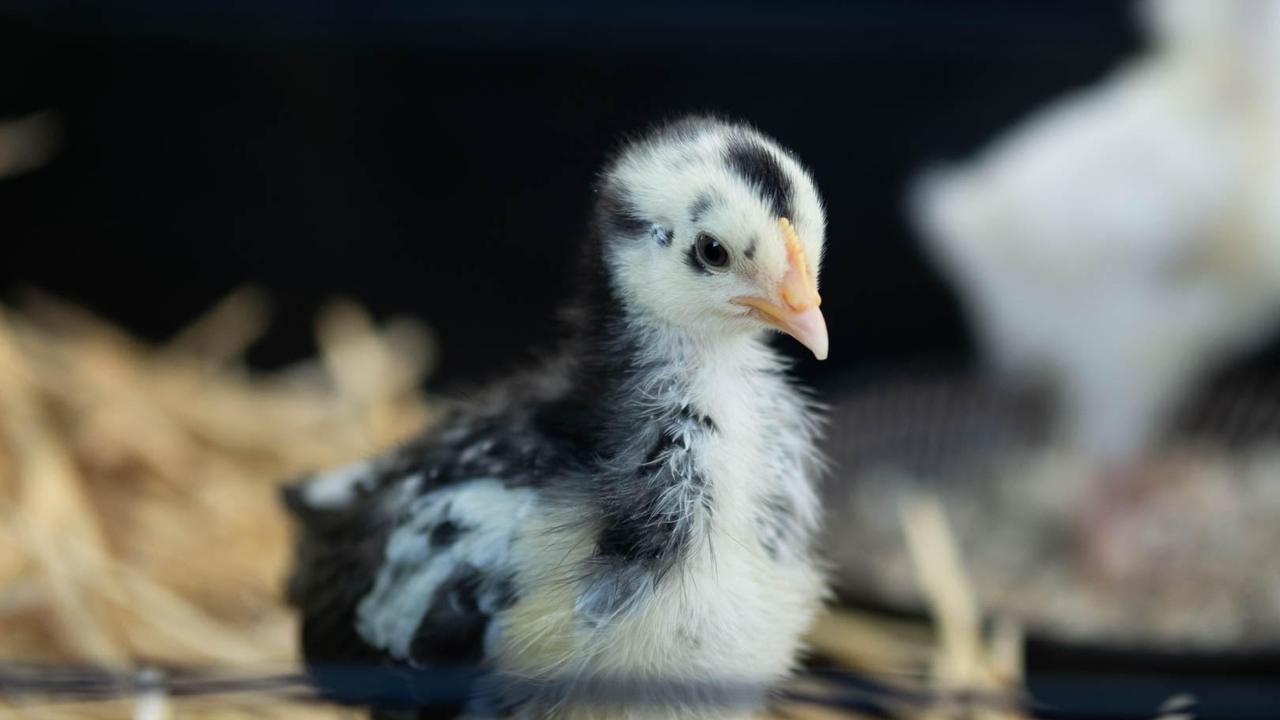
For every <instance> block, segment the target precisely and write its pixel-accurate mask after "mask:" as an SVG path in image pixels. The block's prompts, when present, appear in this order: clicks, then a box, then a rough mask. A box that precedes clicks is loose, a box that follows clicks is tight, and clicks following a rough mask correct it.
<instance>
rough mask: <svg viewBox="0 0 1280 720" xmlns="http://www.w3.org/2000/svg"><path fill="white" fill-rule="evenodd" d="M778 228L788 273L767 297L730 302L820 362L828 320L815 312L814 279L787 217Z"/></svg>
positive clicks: (818, 299) (817, 302) (824, 353)
mask: <svg viewBox="0 0 1280 720" xmlns="http://www.w3.org/2000/svg"><path fill="white" fill-rule="evenodd" d="M778 229H779V230H781V231H782V237H783V239H784V240H786V243H787V272H786V274H785V275H783V276H782V282H781V283H779V284H778V287H777V288H776V289H775V291H774V292H772V293H770V298H759V297H740V298H734V300H733V302H735V303H737V304H738V305H745V306H747V307H749V308H751V310H752V312H753V314H755V315H756V316H757V317H759V318H760V319H761V320H763V321H765V322H767V323H769V324H770V325H772V326H774V327H775V328H777V329H779V330H781V331H782V332H784V333H786V334H788V335H790V336H791V337H793V338H795V339H796V340H798V341H800V344H801V345H804V346H805V347H807V348H809V350H810V351H811V352H812V353H813V356H814V357H816V358H818V359H819V360H826V359H827V321H826V319H825V318H823V317H822V311H821V310H819V309H818V307H819V306H820V305H822V296H820V295H818V279H817V276H816V275H815V274H814V273H812V272H810V270H809V262H808V258H806V257H805V254H804V248H803V247H802V246H801V245H800V238H799V237H797V236H796V231H795V228H793V227H791V221H789V220H787V219H786V218H779V219H778Z"/></svg>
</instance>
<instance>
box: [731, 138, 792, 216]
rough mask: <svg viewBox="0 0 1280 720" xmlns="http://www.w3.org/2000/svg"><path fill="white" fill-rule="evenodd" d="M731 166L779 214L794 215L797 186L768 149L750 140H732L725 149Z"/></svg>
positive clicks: (774, 212)
mask: <svg viewBox="0 0 1280 720" xmlns="http://www.w3.org/2000/svg"><path fill="white" fill-rule="evenodd" d="M724 159H725V163H726V164H727V165H728V166H729V169H730V170H732V171H733V172H735V173H737V175H738V176H739V177H741V178H742V179H743V180H745V181H746V182H747V183H749V184H750V185H751V186H752V187H754V188H755V190H756V192H758V193H759V194H760V198H761V199H762V200H764V201H765V202H767V203H769V205H770V207H771V208H772V209H773V214H774V215H776V216H777V217H788V218H789V217H791V215H792V211H791V202H792V200H793V198H794V195H795V188H794V187H792V185H791V179H790V178H788V177H787V174H786V172H784V171H783V169H782V166H781V165H779V164H778V160H777V158H775V157H774V156H773V153H772V152H770V151H769V149H768V148H766V147H764V146H763V145H760V144H759V143H756V142H753V141H751V140H749V139H744V138H739V139H735V140H732V141H730V142H729V144H728V145H726V146H725V149H724Z"/></svg>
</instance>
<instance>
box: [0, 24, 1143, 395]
mask: <svg viewBox="0 0 1280 720" xmlns="http://www.w3.org/2000/svg"><path fill="white" fill-rule="evenodd" d="M1132 25H1133V23H1132V22H1131V17H1130V9H1129V6H1128V4H1127V3H1121V2H1111V1H1103V2H1081V1H1080V0H1063V1H1060V2H1044V1H1038V2H1035V3H1027V2H1023V1H1019V0H1007V1H1002V2H995V1H988V2H955V1H953V0H935V1H930V2H925V1H922V0H917V1H915V2H911V1H908V0H884V1H881V2H860V3H844V2H821V1H817V0H813V1H810V0H798V1H795V2H790V3H748V4H728V3H714V2H699V1H696V0H688V1H686V2H660V3H656V4H654V3H648V4H645V5H644V6H643V7H631V8H622V7H613V6H611V5H609V4H607V3H602V4H596V3H591V2H573V3H560V4H547V5H541V6H538V5H534V4H532V3H525V2H518V1H514V2H479V3H469V4H468V5H467V6H466V7H465V8H464V7H462V6H461V5H458V6H439V5H433V4H430V3H420V2H414V1H411V0H388V1H385V2H349V3H331V2H318V1H306V0H263V1H260V2H256V3H245V4H243V6H238V5H235V4H231V3H217V2H212V1H208V0H206V1H203V2H185V3H181V2H180V3H161V2H158V1H156V2H146V1H143V0H135V1H133V2H107V1H105V0H104V1H103V2H65V3H37V2H22V3H18V4H17V5H12V4H10V5H8V6H6V5H5V4H4V3H3V2H0V115H3V114H11V113H19V112H26V111H31V110H35V109H39V108H44V107H51V108H54V109H55V110H56V111H57V113H58V115H59V116H60V118H61V122H62V124H63V130H64V138H63V144H62V147H61V150H60V152H59V154H58V155H57V156H56V158H55V160H54V162H53V163H52V164H50V165H49V166H47V167H46V168H44V169H41V170H39V171H37V172H34V173H31V174H28V175H25V176H21V177H18V178H13V179H9V180H5V181H0V293H3V297H4V298H5V299H8V300H14V299H15V298H16V297H18V296H19V295H20V293H21V290H22V288H24V287H31V286H34V287H38V288H41V289H44V290H47V291H49V292H52V293H55V294H57V295H60V296H65V297H68V298H70V299H73V300H76V301H78V302H81V303H84V304H86V305H88V306H90V307H91V308H93V309H94V310H96V311H97V312H99V313H101V314H104V315H106V316H108V317H110V318H112V319H114V320H116V321H119V322H122V323H123V324H125V325H126V326H128V327H130V328H131V329H133V330H135V331H138V332H141V333H143V334H145V335H148V336H152V337H163V336H165V335H166V334H168V333H170V332H173V331H174V330H176V329H177V328H179V327H180V326H181V325H182V324H184V323H185V322H187V321H189V320H190V319H191V318H192V317H193V316H195V315H196V314H197V313H198V312H200V311H201V310H202V309H204V308H206V307H207V306H208V305H210V304H211V303H212V302H214V301H215V300H216V299H218V298H219V297H221V296H223V295H224V294H225V293H227V292H228V291H229V290H231V289H232V288H234V287H236V286H239V285H241V284H244V283H254V284H257V285H260V286H262V287H264V288H266V289H268V290H269V291H270V292H271V293H272V296H273V298H274V300H275V307H276V311H277V312H276V318H277V319H276V323H275V325H274V326H273V327H272V330H271V333H270V335H269V337H268V339H267V340H266V341H264V342H263V343H262V344H261V345H260V346H259V347H257V348H256V349H255V351H254V354H253V356H252V357H253V360H254V361H255V362H256V363H258V364H260V365H262V366H268V367H269V366H274V365H277V364H280V363H284V362H287V361H290V360H294V359H297V358H299V357H302V356H304V355H306V354H308V353H310V352H311V351H312V350H313V347H312V344H311V342H312V341H311V333H312V319H313V317H314V313H315V311H316V309H317V307H318V306H319V305H320V303H321V302H322V301H323V300H324V299H326V298H329V297H332V296H334V295H347V296H351V297H354V298H356V299H358V300H360V301H362V302H365V303H367V304H368V305H369V306H370V307H371V308H372V310H373V311H374V312H375V313H376V314H378V315H379V316H385V315H388V314H393V313H410V314H413V315H416V316H418V317H421V318H423V319H424V320H426V321H427V322H428V323H430V324H431V325H432V326H433V327H434V328H435V329H436V330H437V331H438V333H439V335H440V337H441V339H442V341H443V342H442V345H443V348H444V357H443V365H442V367H441V370H440V372H439V373H438V374H437V376H436V380H435V382H437V383H439V384H443V385H448V384H451V383H454V382H457V381H470V380H478V379H483V377H485V376H487V375H490V374H492V373H495V372H498V371H500V370H502V369H504V368H506V367H509V366H510V365H512V364H513V363H514V362H516V361H518V360H519V359H520V358H523V357H525V356H526V353H527V350H526V349H527V348H528V347H530V346H537V345H546V344H547V343H548V342H549V341H550V339H551V338H552V337H553V335H554V328H553V326H552V324H551V322H550V321H549V318H550V317H551V316H552V312H553V309H554V308H555V306H556V305H557V304H558V303H560V302H562V301H563V300H564V299H565V298H566V297H567V296H568V295H569V294H570V292H571V288H572V285H573V272H572V270H573V267H574V265H573V263H572V262H571V259H572V257H573V253H574V245H575V243H576V242H577V240H578V238H579V236H580V234H581V230H582V228H583V225H584V222H585V216H586V212H587V208H588V206H589V203H590V199H589V186H590V183H591V181H592V175H593V172H594V171H595V169H596V167H597V165H598V163H599V162H600V160H601V158H602V156H603V155H604V154H605V152H606V151H607V150H608V148H609V147H610V146H611V144H612V143H614V142H616V139H617V138H618V137H619V136H620V135H622V134H623V133H626V132H629V131H634V130H637V129H639V128H642V127H644V126H645V125H647V124H649V123H651V122H654V121H657V120H661V119H664V118H668V117H671V116H673V115H677V114H680V113H684V112H688V111H714V112H717V113H722V114H726V115H730V116H735V117H740V118H745V119H748V120H750V121H752V122H754V123H756V124H758V125H759V126H760V127H761V128H763V129H764V130H766V131H767V132H769V133H771V134H773V135H774V136H776V137H777V138H779V139H780V140H781V141H782V142H783V143H784V144H787V145H789V146H791V147H792V148H793V149H795V150H796V151H797V152H798V154H799V155H800V156H801V158H803V159H804V160H805V161H806V162H807V163H808V164H809V165H810V166H811V167H812V169H813V171H814V174H815V175H816V177H817V179H818V183H819V186H820V188H821V189H822V191H823V193H824V195H825V197H826V200H827V204H828V207H829V217H830V225H829V235H828V255H827V257H828V260H827V262H826V264H825V266H824V276H823V297H824V301H825V302H824V308H823V309H824V310H825V311H826V313H827V317H828V322H829V325H830V328H831V334H832V341H831V343H832V360H831V361H829V362H828V363H825V364H823V365H819V364H817V363H815V362H813V361H811V360H805V361H803V362H802V365H801V372H802V373H804V374H805V375H806V376H807V377H808V378H809V379H810V380H813V381H815V382H818V383H820V384H821V383H826V382H830V381H831V380H832V378H835V377H840V376H842V375H843V374H844V373H847V372H852V371H864V370H867V369H874V368H877V367H882V366H900V365H902V364H903V363H910V362H916V361H924V360H928V361H932V360H935V359H937V358H965V357H967V353H968V349H969V348H968V345H967V340H966V333H965V331H964V326H963V324H962V322H961V319H960V316H959V313H958V311H957V310H956V307H955V304H954V301H953V298H952V297H951V295H950V294H949V292H948V291H947V290H946V288H945V287H944V286H943V285H942V284H941V282H940V281H939V279H938V278H937V277H936V276H935V275H934V274H933V273H932V272H931V271H930V270H929V269H928V268H927V266H926V265H925V263H924V262H923V260H922V258H921V257H920V254H919V253H918V251H917V250H916V248H915V247H914V245H913V239H912V236H911V233H910V230H909V228H908V227H907V224H906V223H905V221H904V217H903V213H902V201H901V198H902V191H903V187H904V183H905V181H906V179H907V178H909V177H910V176H911V174H912V173H914V172H915V171H917V170H919V169H920V168H922V167H923V166H925V165H926V164H928V163H929V162H931V161H935V160H941V159H945V158H949V157H950V158H958V157H962V156H964V155H965V154H967V153H969V152H971V151H972V150H973V149H975V148H976V147H979V146H980V145H981V143H982V142H983V141H984V140H986V139H989V138H990V137H992V136H993V135H994V134H995V133H996V131H997V130H999V129H1000V128H1002V127H1004V126H1006V125H1007V124H1008V123H1010V122H1012V121H1014V120H1016V119H1018V118H1020V117H1022V116H1023V115H1024V114H1025V113H1027V112H1028V111H1029V110H1031V109H1032V108H1034V107H1036V106H1037V105H1038V104H1040V103H1041V102H1043V101H1045V100H1046V99H1049V98H1052V97H1055V96H1057V95H1060V94H1061V93H1062V92H1063V91H1065V90H1066V89H1068V88H1071V87H1076V86H1079V85H1082V84H1085V83H1088V82H1090V81H1093V80H1095V79H1096V78H1098V77H1100V76H1101V75H1102V74H1104V73H1105V72H1106V70H1107V69H1108V68H1109V67H1111V66H1113V65H1114V64H1115V63H1116V62H1117V60H1119V59H1121V58H1123V57H1124V56H1125V55H1126V54H1128V53H1130V52H1132V51H1133V49H1134V48H1135V47H1136V43H1137V41H1136V38H1135V34H1134V32H1133V27H1132ZM794 350H795V348H791V347H790V346H789V351H794ZM794 354H796V356H797V357H799V353H798V352H796V353H794Z"/></svg>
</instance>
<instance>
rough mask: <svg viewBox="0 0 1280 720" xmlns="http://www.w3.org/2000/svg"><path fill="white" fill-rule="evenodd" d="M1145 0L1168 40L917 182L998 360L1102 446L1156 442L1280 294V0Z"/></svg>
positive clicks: (1092, 448) (923, 214) (939, 246)
mask: <svg viewBox="0 0 1280 720" xmlns="http://www.w3.org/2000/svg"><path fill="white" fill-rule="evenodd" d="M1264 5H1265V7H1264ZM1144 9H1145V11H1146V14H1145V16H1144V17H1146V18H1147V19H1148V21H1149V23H1150V24H1151V26H1152V27H1153V33H1154V34H1155V38H1156V41H1157V42H1156V48H1155V49H1154V50H1153V51H1152V52H1151V53H1149V54H1148V55H1147V56H1145V57H1143V58H1140V59H1138V60H1135V61H1133V62H1132V63H1130V64H1129V65H1127V66H1126V67H1123V68H1121V69H1119V70H1118V71H1117V72H1115V73H1114V74H1113V75H1112V76H1111V77H1109V78H1107V79H1106V80H1104V81H1103V82H1102V83H1101V84H1100V85H1099V86H1097V87H1092V88H1087V89H1085V90H1081V91H1078V92H1076V93H1074V94H1072V95H1069V96H1067V97H1066V98H1064V99H1062V100H1060V101H1058V102H1055V103H1053V104H1051V105H1050V106H1049V107H1047V108H1045V109H1043V110H1042V111H1040V112H1038V113H1036V114H1035V115H1033V116H1032V117H1031V118H1029V119H1028V120H1027V121H1026V122H1025V123H1024V124H1022V125H1021V126H1020V127H1018V128H1015V129H1014V130H1013V131H1011V132H1010V133H1008V135H1006V136H1005V137H1004V138H1001V139H1000V140H999V141H997V142H996V143H995V144H993V146H992V147H991V148H990V149H988V150H987V151H985V152H983V153H982V154H981V156H980V157H978V158H977V159H976V160H975V161H973V162H972V163H970V164H968V165H967V166H964V167H963V168H959V169H949V170H938V171H934V172H932V173H930V174H928V175H927V176H925V178H924V179H923V180H922V181H921V182H920V183H919V184H918V185H917V186H916V188H915V189H914V191H913V197H912V208H913V212H914V214H915V216H916V218H917V220H918V223H919V226H920V228H921V229H922V231H923V233H924V235H925V237H926V238H927V240H928V241H929V243H930V245H929V246H930V248H931V250H932V252H933V254H934V256H935V258H936V259H937V261H938V263H939V264H940V265H941V266H942V267H943V269H944V270H946V271H947V272H948V273H949V275H950V277H951V278H952V280H953V281H954V282H955V283H956V285H957V287H958V290H959V292H960V294H961V295H962V296H963V297H964V299H965V300H966V301H967V304H968V309H969V311H970V314H971V318H972V322H973V325H975V326H976V327H977V328H978V330H979V334H980V336H981V339H982V341H983V345H984V347H985V348H986V350H987V354H988V357H989V359H990V360H991V362H992V363H993V364H994V365H995V366H996V367H998V368H1000V369H1001V370H1002V371H1004V372H1008V373H1013V374H1016V375H1021V376H1028V375H1031V376H1041V375H1043V376H1047V377H1048V378H1049V379H1050V380H1051V381H1052V382H1053V384H1054V386H1055V387H1056V388H1057V390H1058V391H1059V397H1060V400H1061V401H1062V409H1063V410H1064V413H1065V417H1066V420H1067V426H1068V429H1069V431H1070V433H1071V436H1072V438H1073V439H1074V441H1075V442H1076V443H1078V444H1079V445H1080V446H1081V447H1082V448H1083V449H1084V450H1085V451H1086V452H1088V453H1089V454H1090V455H1091V456H1093V457H1094V458H1095V459H1097V460H1099V461H1101V462H1124V461H1127V460H1130V459H1132V458H1133V456H1134V455H1136V454H1137V453H1139V452H1141V450H1142V449H1143V448H1144V447H1145V446H1146V445H1147V444H1149V443H1150V442H1151V440H1152V439H1153V438H1154V436H1155V435H1156V434H1157V433H1158V431H1159V430H1160V428H1161V426H1162V423H1163V422H1164V419H1165V418H1166V417H1167V416H1168V414H1169V413H1170V412H1171V411H1173V410H1174V409H1175V408H1176V407H1177V405H1178V403H1179V402H1180V401H1181V400H1183V399H1184V397H1185V395H1186V393H1187V392H1188V391H1189V390H1190V389H1191V388H1193V387H1194V386H1195V384H1196V382H1197V381H1199V380H1200V379H1201V378H1203V376H1204V375H1205V374H1206V373H1207V372H1208V371H1209V370H1211V369H1212V368H1213V367H1215V366H1216V365H1217V364H1219V363H1220V362H1222V361H1223V360H1224V359H1226V358H1229V357H1232V356H1233V355H1234V354H1236V353H1239V352H1241V351H1242V350H1244V349H1247V348H1249V347H1251V346H1252V345H1253V344H1255V343H1257V342H1259V341H1260V340H1261V339H1262V338H1264V337H1265V335H1266V330H1267V329H1268V328H1270V326H1271V325H1272V324H1273V323H1274V321H1275V319H1276V316H1277V310H1278V309H1280V303H1278V302H1277V300H1278V299H1280V212H1278V211H1277V208H1276V203H1275V202H1274V201H1273V200H1272V198H1275V197H1280V196H1278V195H1276V193H1275V192H1274V191H1277V190H1280V184H1278V183H1280V154H1278V153H1277V143H1278V142H1280V123H1278V121H1280V114H1278V113H1277V112H1276V111H1277V110H1278V109H1280V105H1277V99H1278V98H1277V95H1276V93H1275V89H1276V88H1277V87H1280V86H1276V85H1275V84H1274V83H1275V77H1276V72H1275V71H1276V70H1280V65H1278V64H1277V63H1276V62H1275V61H1276V60H1277V59H1280V54H1277V53H1276V52H1275V51H1274V44H1272V45H1270V46H1269V45H1268V42H1264V41H1263V40H1262V39H1263V38H1267V39H1276V38H1280V3H1273V2H1267V3H1262V4H1259V3H1256V2H1253V1H1252V0H1231V1H1225V2H1224V1H1221V0H1164V1H1162V2H1154V3H1149V4H1147V5H1145V6H1144ZM1268 47H1270V48H1271V51H1269V52H1262V51H1261V50H1262V49H1264V48H1268Z"/></svg>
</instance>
